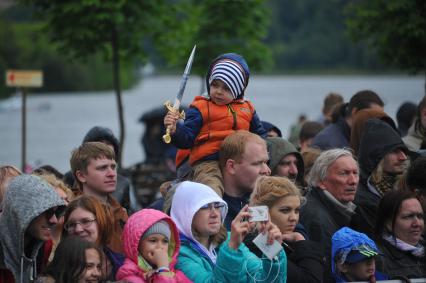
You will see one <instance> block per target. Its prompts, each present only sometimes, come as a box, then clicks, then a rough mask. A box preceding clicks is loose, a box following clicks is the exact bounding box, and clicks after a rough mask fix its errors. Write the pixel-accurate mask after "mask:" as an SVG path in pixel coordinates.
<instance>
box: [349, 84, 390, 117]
mask: <svg viewBox="0 0 426 283" xmlns="http://www.w3.org/2000/svg"><path fill="white" fill-rule="evenodd" d="M371 104H377V105H380V106H382V107H383V106H384V105H385V104H384V103H383V100H382V99H381V98H380V96H379V95H378V94H377V93H375V92H374V91H372V90H361V91H358V92H357V93H355V94H354V95H353V96H352V97H351V99H350V100H349V103H348V112H349V114H350V113H352V110H353V109H354V108H356V109H357V111H359V110H362V109H366V108H370V107H371Z"/></svg>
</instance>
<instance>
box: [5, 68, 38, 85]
mask: <svg viewBox="0 0 426 283" xmlns="http://www.w3.org/2000/svg"><path fill="white" fill-rule="evenodd" d="M6 86H10V87H42V86H43V72H42V71H32V70H25V71H24V70H7V71H6Z"/></svg>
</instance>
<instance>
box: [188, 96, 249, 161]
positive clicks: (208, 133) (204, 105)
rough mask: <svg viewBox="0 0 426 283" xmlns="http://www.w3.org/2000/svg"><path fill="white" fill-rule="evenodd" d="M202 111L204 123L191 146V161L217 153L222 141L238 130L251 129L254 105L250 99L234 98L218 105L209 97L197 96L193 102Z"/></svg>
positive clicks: (193, 105)
mask: <svg viewBox="0 0 426 283" xmlns="http://www.w3.org/2000/svg"><path fill="white" fill-rule="evenodd" d="M191 106H192V107H195V108H197V109H198V111H200V113H201V116H202V118H203V125H202V127H201V129H200V132H199V133H198V136H197V137H196V138H195V142H194V146H193V147H192V148H191V153H190V156H189V163H190V164H191V165H193V164H194V163H195V162H196V161H198V160H200V159H202V158H204V157H206V156H208V155H211V154H214V153H217V152H218V151H219V148H220V145H221V144H222V141H223V140H224V139H225V138H226V137H227V136H229V135H230V134H232V133H233V132H235V131H237V130H247V131H248V130H250V122H251V120H252V118H253V114H254V107H253V104H251V103H250V102H249V101H246V100H243V99H240V100H234V101H233V102H231V103H230V104H227V105H216V104H214V103H213V102H211V101H210V100H209V99H207V98H205V97H202V96H197V97H195V99H194V101H193V102H192V104H191Z"/></svg>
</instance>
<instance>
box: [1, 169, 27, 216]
mask: <svg viewBox="0 0 426 283" xmlns="http://www.w3.org/2000/svg"><path fill="white" fill-rule="evenodd" d="M21 174H22V172H21V170H19V169H18V168H16V167H15V166H13V165H4V166H0V214H1V212H2V211H3V209H2V207H3V196H4V195H5V193H6V188H7V186H8V185H9V182H10V181H11V180H12V179H13V178H15V177H16V176H19V175H21Z"/></svg>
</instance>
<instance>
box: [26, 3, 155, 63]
mask: <svg viewBox="0 0 426 283" xmlns="http://www.w3.org/2000/svg"><path fill="white" fill-rule="evenodd" d="M22 2H23V3H25V4H29V5H33V6H34V7H35V9H36V11H37V12H38V15H39V17H40V18H42V19H43V20H44V21H45V22H46V25H45V28H46V30H48V31H49V36H50V38H51V40H52V42H55V43H56V44H57V45H58V47H59V50H61V51H62V52H64V53H66V54H69V55H71V56H73V57H75V58H83V59H84V58H85V57H87V56H88V55H91V54H95V53H101V54H103V56H104V57H105V59H106V60H112V46H111V44H112V42H113V41H114V40H115V41H116V42H117V43H118V48H119V54H120V58H121V59H124V60H135V58H139V59H143V58H145V56H146V54H145V53H144V50H143V44H142V43H143V42H142V39H143V37H144V36H146V35H148V34H150V31H151V30H150V28H151V25H152V24H153V23H155V21H156V20H157V19H156V17H157V16H158V14H159V11H160V8H161V2H162V1H158V0H144V1H130V0H109V1H106V0H104V1H98V0H84V1H61V0H22Z"/></svg>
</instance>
